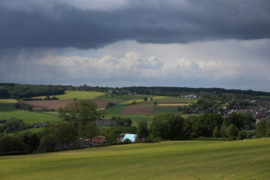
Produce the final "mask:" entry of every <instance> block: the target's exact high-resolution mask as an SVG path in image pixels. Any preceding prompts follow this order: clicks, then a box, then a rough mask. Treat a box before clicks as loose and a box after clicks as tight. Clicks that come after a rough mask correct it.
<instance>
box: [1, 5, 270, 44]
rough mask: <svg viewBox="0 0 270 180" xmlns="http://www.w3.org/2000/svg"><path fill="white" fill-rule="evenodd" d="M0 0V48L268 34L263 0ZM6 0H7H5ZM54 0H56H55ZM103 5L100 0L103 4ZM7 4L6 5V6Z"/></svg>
mask: <svg viewBox="0 0 270 180" xmlns="http://www.w3.org/2000/svg"><path fill="white" fill-rule="evenodd" d="M24 1H25V2H27V6H26V7H27V8H26V7H24V8H22V7H21V6H22V5H21V6H19V5H18V7H16V8H10V7H9V6H7V4H9V3H12V1H5V0H4V1H3V2H5V6H1V2H0V32H1V33H0V48H2V49H3V48H20V47H40V48H66V47H74V48H80V49H88V48H99V47H103V46H105V45H107V44H110V43H113V42H117V41H120V40H136V41H138V42H140V43H189V42H194V41H205V40H221V39H244V40H249V39H263V38H270V21H269V19H270V11H269V9H270V3H269V1H267V0H256V1H253V0H238V1H233V0H223V1H216V0H207V1H200V0H190V1H175V0H170V1H164V0H157V1H152V0H149V1H141V0H134V1H126V2H125V4H124V5H121V6H120V7H119V8H115V7H114V9H112V10H107V9H106V10H102V9H91V8H89V9H87V7H86V8H85V9H81V8H79V7H76V6H75V5H74V3H73V4H68V3H66V4H65V3H64V1H61V3H60V2H58V3H53V4H50V6H46V7H45V8H44V9H45V10H46V11H45V10H42V4H40V6H39V4H38V3H37V2H36V3H35V4H33V5H32V6H31V1H26V0H22V1H20V4H23V2H24ZM8 2H9V3H8ZM56 2H57V1H56ZM104 6H106V4H104ZM7 7H9V8H7Z"/></svg>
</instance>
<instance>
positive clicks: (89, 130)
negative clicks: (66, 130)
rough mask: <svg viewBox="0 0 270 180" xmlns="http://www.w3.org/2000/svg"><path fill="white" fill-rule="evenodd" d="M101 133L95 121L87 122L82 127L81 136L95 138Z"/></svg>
mask: <svg viewBox="0 0 270 180" xmlns="http://www.w3.org/2000/svg"><path fill="white" fill-rule="evenodd" d="M98 133H99V128H98V127H97V125H96V123H95V122H87V123H86V124H85V125H84V126H82V127H80V133H79V134H80V137H82V138H94V137H95V136H96V135H97V134H98Z"/></svg>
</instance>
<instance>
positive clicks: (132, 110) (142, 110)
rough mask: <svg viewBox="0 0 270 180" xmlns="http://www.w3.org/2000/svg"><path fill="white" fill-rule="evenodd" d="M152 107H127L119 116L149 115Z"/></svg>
mask: <svg viewBox="0 0 270 180" xmlns="http://www.w3.org/2000/svg"><path fill="white" fill-rule="evenodd" d="M153 109H154V107H128V108H125V109H124V110H123V111H122V112H121V114H151V112H152V111H153Z"/></svg>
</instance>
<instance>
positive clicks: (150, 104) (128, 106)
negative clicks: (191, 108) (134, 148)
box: [0, 91, 196, 126]
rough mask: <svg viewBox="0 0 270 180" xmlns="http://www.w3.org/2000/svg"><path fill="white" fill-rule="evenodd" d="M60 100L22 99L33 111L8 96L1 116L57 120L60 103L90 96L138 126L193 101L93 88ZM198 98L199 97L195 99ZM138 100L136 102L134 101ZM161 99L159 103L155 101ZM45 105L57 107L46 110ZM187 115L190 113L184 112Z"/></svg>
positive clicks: (102, 108) (101, 108) (27, 120)
mask: <svg viewBox="0 0 270 180" xmlns="http://www.w3.org/2000/svg"><path fill="white" fill-rule="evenodd" d="M56 97H57V98H59V100H36V101H19V102H18V103H19V104H21V105H22V106H23V107H27V106H32V107H33V110H34V111H32V112H30V111H26V110H21V109H15V107H14V104H15V103H17V100H12V99H7V100H1V101H0V106H1V107H2V108H1V109H0V119H9V118H11V117H16V118H19V119H23V121H24V122H25V123H30V124H32V123H37V122H46V121H50V122H57V121H60V120H61V119H59V118H58V113H57V110H58V109H59V107H64V106H66V104H68V103H69V102H72V101H74V98H76V99H78V100H79V99H90V100H91V101H94V102H95V103H96V104H97V106H98V110H99V111H105V112H106V115H105V118H106V119H110V118H111V117H113V116H115V117H121V118H130V119H131V120H132V122H133V125H134V126H136V125H137V122H138V121H139V120H142V119H146V120H148V121H149V122H150V121H151V117H152V116H153V115H156V114H159V113H164V112H171V113H175V114H180V112H179V111H178V110H177V107H178V106H184V105H188V104H190V102H188V101H186V100H184V99H183V98H176V97H167V96H138V95H131V96H129V95H119V96H117V95H115V96H111V95H110V94H109V93H101V92H90V91H66V92H65V94H64V95H57V96H56ZM145 97H147V98H148V101H144V100H143V98H145ZM33 98H43V99H44V98H45V96H39V97H33ZM150 99H152V100H150ZM194 101H196V99H195V100H194ZM108 102H113V103H117V105H116V106H113V107H111V108H109V109H105V106H106V104H107V103H108ZM134 102H136V103H135V104H134ZM154 102H157V105H155V104H154ZM43 108H46V109H49V110H52V109H54V111H43ZM183 116H184V117H186V115H183Z"/></svg>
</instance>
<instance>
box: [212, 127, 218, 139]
mask: <svg viewBox="0 0 270 180" xmlns="http://www.w3.org/2000/svg"><path fill="white" fill-rule="evenodd" d="M218 136H219V129H218V126H216V127H215V129H214V131H213V137H214V138H217V137H218Z"/></svg>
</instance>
